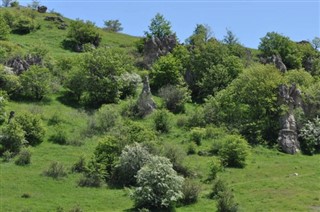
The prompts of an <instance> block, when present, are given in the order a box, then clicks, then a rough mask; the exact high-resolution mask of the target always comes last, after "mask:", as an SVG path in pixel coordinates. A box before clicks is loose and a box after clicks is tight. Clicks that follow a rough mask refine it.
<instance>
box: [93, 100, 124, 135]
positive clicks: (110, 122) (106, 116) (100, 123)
mask: <svg viewBox="0 0 320 212" xmlns="http://www.w3.org/2000/svg"><path fill="white" fill-rule="evenodd" d="M93 119H94V120H93V121H92V122H91V123H89V128H91V129H93V130H94V131H96V132H99V133H106V132H108V131H109V130H110V129H111V128H113V127H114V126H115V125H116V124H117V123H118V121H119V119H120V115H119V113H118V111H117V110H116V109H115V107H114V105H102V107H101V108H100V109H99V110H98V111H97V112H96V113H95V114H94V117H93Z"/></svg>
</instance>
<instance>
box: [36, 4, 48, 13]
mask: <svg viewBox="0 0 320 212" xmlns="http://www.w3.org/2000/svg"><path fill="white" fill-rule="evenodd" d="M47 9H48V8H47V7H46V6H39V7H38V12H39V13H46V12H47Z"/></svg>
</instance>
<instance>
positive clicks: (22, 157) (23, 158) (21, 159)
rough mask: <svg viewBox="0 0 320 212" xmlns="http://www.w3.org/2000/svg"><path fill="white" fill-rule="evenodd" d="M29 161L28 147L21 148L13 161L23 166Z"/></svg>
mask: <svg viewBox="0 0 320 212" xmlns="http://www.w3.org/2000/svg"><path fill="white" fill-rule="evenodd" d="M30 162H31V153H30V151H29V150H28V149H23V150H21V151H20V153H19V154H18V158H17V159H16V161H15V164H16V165H19V166H25V165H28V164H30Z"/></svg>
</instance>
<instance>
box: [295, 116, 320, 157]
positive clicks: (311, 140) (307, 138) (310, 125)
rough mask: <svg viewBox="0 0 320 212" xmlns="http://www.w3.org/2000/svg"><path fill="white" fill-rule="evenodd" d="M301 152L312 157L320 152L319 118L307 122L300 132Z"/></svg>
mask: <svg viewBox="0 0 320 212" xmlns="http://www.w3.org/2000/svg"><path fill="white" fill-rule="evenodd" d="M299 137H300V138H301V142H300V145H301V150H302V152H303V153H305V154H309V155H313V154H315V153H319V152H320V118H319V117H316V118H315V119H313V120H312V121H308V122H307V123H306V124H305V125H304V126H303V128H302V129H301V130H300V133H299Z"/></svg>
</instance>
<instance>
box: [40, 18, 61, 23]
mask: <svg viewBox="0 0 320 212" xmlns="http://www.w3.org/2000/svg"><path fill="white" fill-rule="evenodd" d="M44 20H45V21H54V22H60V23H64V20H63V19H62V18H61V17H58V16H46V17H45V18H44Z"/></svg>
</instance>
